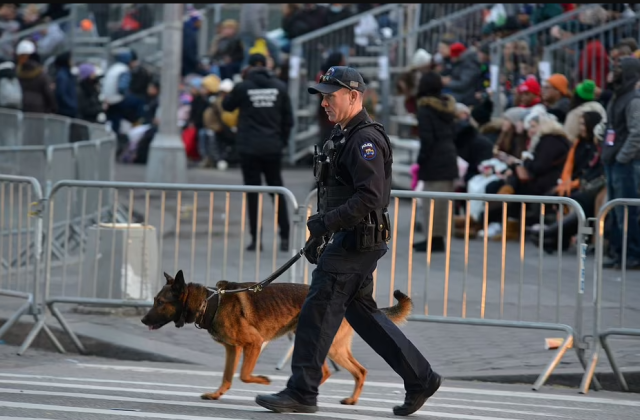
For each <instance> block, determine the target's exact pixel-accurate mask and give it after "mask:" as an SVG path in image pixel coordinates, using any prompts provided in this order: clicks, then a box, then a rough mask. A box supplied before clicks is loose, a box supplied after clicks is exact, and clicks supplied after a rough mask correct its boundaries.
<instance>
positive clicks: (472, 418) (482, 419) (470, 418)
mask: <svg viewBox="0 0 640 420" xmlns="http://www.w3.org/2000/svg"><path fill="white" fill-rule="evenodd" d="M0 383H9V384H15V385H39V386H47V387H55V388H72V389H78V388H82V389H86V390H95V391H120V392H129V393H153V394H157V395H171V396H174V397H175V396H185V397H196V398H199V396H200V394H197V393H193V392H179V391H167V390H157V389H136V388H121V387H108V386H96V385H82V384H77V385H76V384H60V383H53V382H46V383H43V382H32V381H8V380H0ZM42 392H45V391H42ZM79 395H87V396H89V395H91V394H79ZM224 398H225V400H236V401H251V402H253V401H254V397H242V396H232V395H225V397H224ZM153 401H155V400H153ZM186 403H187V404H184V405H189V404H191V402H186ZM1 404H2V402H0V406H1ZM199 404H202V403H199ZM207 406H209V407H212V408H213V407H215V408H220V409H229V410H245V409H247V407H245V406H232V405H230V404H226V403H217V402H211V403H209V404H208V405H207ZM318 406H319V407H322V408H332V409H341V410H357V411H370V412H378V413H390V412H391V408H384V407H363V406H353V405H341V404H331V403H319V404H318ZM232 407H233V408H232ZM426 408H427V410H428V411H425V410H420V411H416V412H415V413H414V414H416V415H423V416H440V417H443V418H455V419H460V420H498V418H496V417H488V416H476V415H466V414H451V413H441V412H437V411H433V410H431V409H430V408H429V407H426ZM465 408H466V409H473V408H474V407H465ZM249 409H250V410H251V411H255V408H254V407H251V406H250V407H249ZM260 411H264V410H260ZM342 414H343V413H334V415H337V416H340V417H344V416H342ZM528 414H530V415H538V416H546V415H542V414H538V413H528ZM340 417H338V418H340ZM548 417H555V418H565V417H563V416H558V415H553V416H550V415H548ZM363 418H370V417H363ZM500 420H515V419H505V418H503V417H501V418H500Z"/></svg>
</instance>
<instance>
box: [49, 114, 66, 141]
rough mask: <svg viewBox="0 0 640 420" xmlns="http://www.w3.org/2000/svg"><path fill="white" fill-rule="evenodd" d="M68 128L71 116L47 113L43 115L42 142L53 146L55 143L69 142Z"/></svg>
mask: <svg viewBox="0 0 640 420" xmlns="http://www.w3.org/2000/svg"><path fill="white" fill-rule="evenodd" d="M70 128H71V118H67V117H63V116H60V115H51V114H49V115H47V116H46V117H45V137H44V144H45V145H46V146H53V145H56V144H65V143H69V139H70V136H69V133H70Z"/></svg>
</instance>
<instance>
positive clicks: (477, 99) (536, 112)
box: [0, 3, 640, 268]
mask: <svg viewBox="0 0 640 420" xmlns="http://www.w3.org/2000/svg"><path fill="white" fill-rule="evenodd" d="M103 6H105V5H98V4H96V5H90V10H91V12H92V19H93V21H92V22H93V23H94V24H95V28H96V30H97V32H98V33H99V34H101V35H105V34H106V36H109V37H111V38H112V39H117V38H122V37H124V36H127V35H128V34H131V33H135V32H137V31H140V30H143V29H145V28H148V27H150V26H151V25H152V24H153V20H151V19H150V18H149V16H152V15H153V12H152V11H149V10H147V9H145V7H147V8H148V7H150V6H149V5H133V6H132V7H130V8H128V9H127V11H126V13H125V14H124V17H123V19H122V21H121V22H120V24H119V26H118V27H116V28H110V27H109V25H108V24H107V21H108V19H107V18H108V16H107V14H105V13H106V12H105V10H106V9H104V7H103ZM106 6H108V5H106ZM375 6H378V4H359V5H354V4H328V5H321V4H284V5H282V23H281V29H280V30H279V31H276V32H277V33H276V35H275V36H270V35H268V28H267V25H268V6H267V5H265V4H243V5H242V6H241V7H240V13H239V18H238V19H237V20H236V19H225V20H222V21H221V22H220V23H219V24H218V26H217V27H216V33H215V36H214V37H213V39H211V40H210V42H209V45H206V46H204V48H200V45H199V43H200V42H201V40H202V36H201V34H200V31H201V28H202V20H203V15H202V12H201V11H200V10H198V9H196V8H194V7H192V6H190V5H188V6H187V9H186V12H187V15H186V17H185V21H184V26H183V48H182V61H181V72H180V76H181V87H180V95H179V107H178V109H177V110H176V111H177V114H178V120H179V125H180V127H181V135H182V139H183V142H184V144H185V149H186V153H187V156H188V157H189V159H190V160H192V161H193V162H198V164H199V165H200V166H202V167H213V168H217V169H219V170H224V169H226V168H227V167H229V165H238V166H240V168H241V169H242V173H243V177H244V179H245V183H247V184H259V183H260V182H261V175H264V176H265V179H266V181H267V183H269V184H270V185H282V184H283V181H282V177H281V160H282V153H283V150H285V148H286V147H287V142H288V140H289V135H290V132H291V129H292V127H293V111H292V109H291V108H292V105H291V98H289V94H288V89H287V83H288V75H289V67H288V65H289V60H288V55H289V54H290V52H291V42H290V41H291V40H292V39H294V38H296V37H299V36H302V35H305V34H308V33H310V32H313V31H314V30H317V29H319V28H323V27H326V26H328V25H331V24H333V23H335V22H338V21H341V20H344V19H348V18H349V17H351V16H353V15H355V14H357V13H359V12H363V11H367V10H369V9H370V8H372V7H375ZM423 6H425V5H423ZM434 7H435V6H434ZM577 7H585V6H584V5H578V4H559V3H549V4H523V5H515V4H504V5H503V4H496V5H493V6H492V7H488V8H487V9H486V16H485V19H484V21H483V23H484V25H483V27H482V29H481V30H480V32H479V33H459V32H456V31H455V30H452V31H450V32H446V31H445V32H442V33H440V37H439V38H438V39H437V40H428V44H425V45H420V44H418V45H417V50H416V51H415V53H414V54H413V56H412V57H411V60H410V65H409V67H408V68H407V71H406V72H405V73H403V74H401V75H400V77H398V78H397V79H394V84H395V86H394V87H395V94H396V95H398V96H399V97H401V98H402V103H403V111H404V112H405V113H406V114H408V115H413V116H414V117H415V120H416V121H417V122H416V124H415V127H413V129H412V131H411V135H412V136H413V137H414V138H416V139H418V140H419V142H420V152H419V154H418V158H417V161H416V162H415V165H414V168H413V171H412V173H413V174H414V178H415V179H414V182H413V186H412V188H414V189H422V190H428V191H439V192H453V191H468V192H474V193H489V194H524V195H538V196H567V197H571V198H573V199H574V200H575V201H576V202H577V203H579V205H580V206H581V207H582V210H583V211H584V213H585V215H586V216H587V217H588V218H589V217H594V216H595V215H596V214H597V212H598V209H599V208H600V206H601V205H602V203H604V202H605V201H606V200H611V199H614V198H638V197H639V194H640V191H639V189H640V96H639V94H638V93H637V90H638V88H639V87H640V84H639V82H640V61H639V57H640V49H639V48H638V44H637V41H636V40H637V36H635V35H634V32H632V31H631V32H629V31H628V30H627V29H625V28H626V27H622V28H620V30H619V31H617V32H616V34H615V36H607V37H606V39H601V38H598V37H597V36H594V37H592V38H588V39H587V40H586V41H585V42H584V43H583V44H581V49H580V50H578V51H575V50H570V49H564V50H561V51H559V52H558V53H557V54H554V56H553V62H552V63H551V67H552V68H553V69H554V70H556V71H555V73H552V74H546V73H545V72H543V71H541V67H540V66H538V64H539V62H540V61H541V57H540V53H541V47H540V44H541V39H540V38H539V37H536V36H531V37H523V38H521V40H519V41H513V42H510V43H507V44H505V45H504V49H503V50H502V51H500V53H501V54H502V57H501V63H502V67H501V69H500V77H499V79H498V80H496V81H493V82H492V78H491V72H490V64H491V54H492V53H495V51H492V50H491V48H490V45H491V43H492V42H494V41H495V40H497V39H500V38H504V37H507V36H509V35H513V34H516V33H518V32H519V31H522V30H523V29H526V28H528V27H531V26H533V25H536V24H539V23H541V22H545V21H547V20H550V19H553V18H555V17H557V16H560V15H562V14H564V13H568V12H571V11H572V10H574V9H576V8H577ZM580 10H581V9H580ZM65 13H68V9H66V8H64V7H62V5H60V6H56V5H48V6H47V7H46V8H45V9H42V11H41V9H39V8H38V7H36V6H35V5H28V6H27V7H23V8H21V7H20V5H18V4H2V5H0V46H1V47H2V51H1V52H0V58H1V61H0V107H6V108H14V109H21V110H22V111H25V112H39V113H55V114H59V115H63V116H67V117H71V118H80V119H83V120H86V121H90V122H94V123H107V124H109V126H110V127H111V129H112V130H113V131H114V132H116V133H118V135H119V148H118V159H120V160H121V161H123V162H130V163H142V164H144V163H145V162H146V160H147V156H148V150H149V146H150V144H151V142H152V141H153V138H154V136H155V134H156V132H157V129H158V124H159V118H160V116H161V113H160V108H161V107H162V104H161V103H160V101H159V93H160V89H161V86H160V84H159V82H158V80H159V79H158V76H159V75H158V74H155V73H154V71H153V70H151V69H150V68H148V67H147V66H146V65H144V64H142V63H141V60H140V58H139V57H138V54H137V52H136V50H135V48H121V49H118V50H116V51H113V57H112V60H111V64H110V65H109V66H108V67H107V68H104V69H103V68H100V67H99V66H98V65H96V64H95V63H91V62H86V61H78V62H76V60H74V54H73V51H71V52H69V51H63V52H55V49H51V48H50V44H47V42H43V41H42V40H43V39H46V37H47V36H50V35H51V33H53V34H55V33H56V29H55V28H54V29H51V27H47V29H46V30H44V33H41V32H37V33H36V36H35V37H34V36H30V37H27V38H25V39H22V40H20V41H19V42H17V43H15V45H14V44H13V43H7V42H4V43H3V42H2V39H3V37H6V36H11V35H12V34H14V33H17V32H18V31H20V30H24V29H28V28H29V27H33V26H34V25H37V24H39V23H51V22H52V20H55V19H57V18H59V17H61V16H65ZM634 14H635V12H634V11H633V8H632V7H631V6H630V5H628V4H608V5H602V6H595V7H588V8H585V9H584V12H581V13H578V14H577V15H576V17H575V19H570V20H567V21H566V22H564V23H562V24H558V25H554V26H552V27H550V29H549V30H548V31H547V32H548V33H545V35H544V36H546V37H551V38H553V39H555V40H563V39H570V38H571V37H572V36H575V35H578V34H582V33H586V32H587V31H589V30H592V29H594V28H596V27H598V26H601V25H603V24H605V23H607V22H610V21H612V20H615V19H619V18H620V17H628V16H633V15H634ZM368 17H369V18H370V19H364V18H363V19H362V21H361V22H360V23H359V24H357V25H354V26H355V29H353V31H352V32H353V34H352V35H353V36H352V38H351V40H350V41H349V42H346V41H344V40H343V41H341V42H340V44H339V45H324V44H323V45H322V46H321V47H320V46H319V47H318V49H317V50H316V49H309V51H305V53H306V56H305V57H306V58H305V59H306V61H307V63H306V64H307V69H308V70H309V71H310V72H311V74H316V78H319V77H320V76H321V75H322V74H324V73H325V72H326V71H327V69H328V68H329V67H331V66H337V65H345V64H347V63H349V58H350V57H352V56H354V55H359V54H365V51H366V48H365V47H366V46H367V45H368V43H369V42H370V41H369V40H371V39H379V38H380V37H390V36H392V35H394V34H397V33H398V31H399V30H400V29H399V28H398V24H397V22H398V17H397V16H394V15H393V14H392V13H386V14H381V15H377V16H376V17H375V18H374V17H372V15H368ZM88 28H89V26H88V25H87V23H86V22H85V21H83V23H81V24H80V29H81V30H86V29H88ZM58 29H59V28H58ZM454 29H455V28H454ZM635 34H636V35H637V32H636V33H635ZM272 35H273V34H272ZM434 41H435V42H437V46H435V47H434V45H435V44H434ZM7 48H9V50H8V51H7ZM199 51H206V54H205V56H204V57H202V56H200V55H199ZM53 52H55V54H54V53H53ZM316 52H319V54H316ZM43 55H47V56H51V60H52V61H51V64H50V65H47V64H45V60H44V59H43ZM365 82H366V83H367V85H369V87H370V88H369V89H368V90H367V92H366V94H365V107H366V109H367V111H368V112H369V114H370V115H371V116H372V117H373V118H375V117H376V115H379V112H380V104H379V100H378V94H377V92H376V81H375V80H368V78H367V77H365ZM492 83H495V85H492ZM256 92H258V93H256ZM496 99H497V100H499V103H494V101H495V100H496ZM320 102H321V98H317V102H316V103H314V104H313V106H314V107H315V109H316V113H315V115H316V117H317V118H316V120H317V124H318V128H319V133H320V134H319V136H318V138H317V142H318V143H322V142H323V141H324V140H326V138H327V137H328V133H330V131H331V129H332V128H333V127H332V124H331V123H330V122H329V121H328V120H327V117H326V113H325V112H324V110H323V108H322V106H321V104H320ZM496 107H499V108H500V109H504V112H503V113H502V114H501V116H500V117H495V116H494V109H495V108H496ZM257 138H258V139H261V141H260V142H256V141H255V139H257ZM76 140H79V139H73V138H72V139H70V141H76ZM254 199H255V197H250V200H249V206H248V207H249V212H250V222H251V233H252V236H253V237H254V241H252V243H251V245H250V246H249V249H255V248H256V247H257V246H259V244H257V243H256V232H255V231H256V227H255V212H256V209H255V207H256V203H255V202H254ZM534 207H535V206H529V210H530V211H529V213H528V214H527V217H526V218H525V220H524V223H525V224H526V230H527V232H528V235H529V237H531V238H532V239H533V241H534V242H535V243H536V244H538V238H539V235H540V234H541V233H542V232H544V241H543V247H544V249H545V250H546V251H547V252H553V251H554V250H556V249H557V248H558V246H560V247H562V248H563V249H566V248H568V247H569V246H571V238H572V237H573V236H575V235H576V233H577V229H578V216H577V215H576V214H575V212H574V211H571V210H567V209H564V211H565V213H563V215H562V218H560V217H559V215H558V212H557V211H556V212H554V211H547V220H546V221H545V224H544V225H543V226H540V225H538V223H539V219H538V213H536V212H535V208H534ZM280 208H281V214H280V215H279V221H280V233H281V238H282V242H281V247H282V248H283V249H286V248H287V247H288V244H287V243H286V241H285V238H287V237H288V230H289V228H288V223H289V222H288V220H286V210H283V209H284V208H285V207H284V206H283V205H282V204H281V207H280ZM429 210H430V206H423V215H424V218H423V221H422V223H420V224H421V229H422V231H423V233H424V234H425V235H427V234H429V232H428V227H429V220H430V214H429ZM458 210H459V211H463V210H464V209H458ZM557 210H558V211H559V210H560V209H557ZM484 211H485V208H484V206H479V207H476V204H473V205H472V206H471V218H472V225H471V235H472V236H476V235H478V236H485V235H486V236H489V237H491V238H493V239H497V238H501V237H502V235H506V236H507V239H508V240H513V239H519V232H520V231H521V230H520V227H521V226H520V223H521V222H522V221H521V220H520V206H519V205H509V206H508V207H507V221H508V223H507V224H506V225H503V223H502V220H503V216H504V215H503V213H502V212H503V208H502V205H499V206H497V207H495V208H494V207H493V206H490V207H489V211H488V214H487V215H485V214H484ZM628 216H629V221H630V222H629V227H628V229H627V232H628V242H627V246H628V248H627V262H626V264H627V268H640V228H639V226H638V213H637V212H636V209H633V208H631V207H630V208H629V213H628ZM446 217H447V210H446V204H445V203H444V202H439V201H436V205H435V207H434V215H433V225H432V228H431V229H432V230H431V232H430V234H431V236H432V238H433V241H432V247H431V251H432V252H438V251H443V250H444V249H445V248H446V239H445V236H446V235H445V232H444V231H443V228H444V226H446ZM485 217H486V218H487V220H488V222H489V223H488V227H487V229H486V231H485V226H484V220H485ZM463 220H464V219H463V218H462V219H458V218H456V225H455V227H456V234H457V235H461V234H464V228H465V226H464V223H463ZM623 220H624V214H623V212H622V210H620V211H618V210H617V209H616V210H615V211H613V212H612V213H611V215H610V217H608V219H607V223H609V224H610V229H607V232H608V237H607V239H608V240H609V247H608V259H607V261H605V266H608V267H619V266H620V265H621V255H622V250H621V242H622V241H621V239H620V238H621V235H622V232H623V231H624V226H622V224H623ZM560 222H561V223H562V230H563V236H562V238H563V243H561V244H558V243H557V239H556V238H557V235H556V233H557V231H558V230H559V229H560V225H559V223H560ZM426 248H427V242H426V241H421V242H417V243H416V244H414V249H415V250H416V251H418V252H420V251H423V252H424V251H426Z"/></svg>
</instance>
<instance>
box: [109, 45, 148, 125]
mask: <svg viewBox="0 0 640 420" xmlns="http://www.w3.org/2000/svg"><path fill="white" fill-rule="evenodd" d="M132 60H133V55H132V54H131V51H130V50H122V51H119V52H117V54H116V56H115V63H113V64H112V65H111V66H110V67H109V68H108V69H107V72H106V74H105V75H104V79H103V80H102V92H101V95H102V97H103V98H104V102H105V103H106V105H107V112H106V114H107V119H108V120H109V121H110V122H111V128H112V130H113V131H114V132H115V133H119V132H120V122H121V121H122V119H123V118H126V119H127V120H128V121H130V122H132V123H137V122H140V121H141V120H142V117H143V116H144V101H143V100H142V99H140V98H139V97H137V96H135V95H132V94H131V90H130V85H131V61H132Z"/></svg>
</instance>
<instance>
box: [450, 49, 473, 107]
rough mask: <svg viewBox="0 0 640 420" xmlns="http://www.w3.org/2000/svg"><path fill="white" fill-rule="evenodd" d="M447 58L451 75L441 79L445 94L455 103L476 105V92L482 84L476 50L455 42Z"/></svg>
mask: <svg viewBox="0 0 640 420" xmlns="http://www.w3.org/2000/svg"><path fill="white" fill-rule="evenodd" d="M449 58H450V59H451V63H452V65H451V74H450V75H449V76H444V77H443V78H442V84H443V85H444V87H445V88H446V92H448V93H449V94H451V96H453V97H454V99H455V100H456V101H457V102H460V103H463V104H465V105H468V106H473V105H476V104H477V103H478V100H477V99H476V90H477V88H478V86H480V84H481V83H482V68H481V66H480V61H479V60H478V54H477V53H476V50H475V49H473V48H470V49H467V47H465V46H464V44H463V43H461V42H455V43H453V44H451V46H450V47H449Z"/></svg>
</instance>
